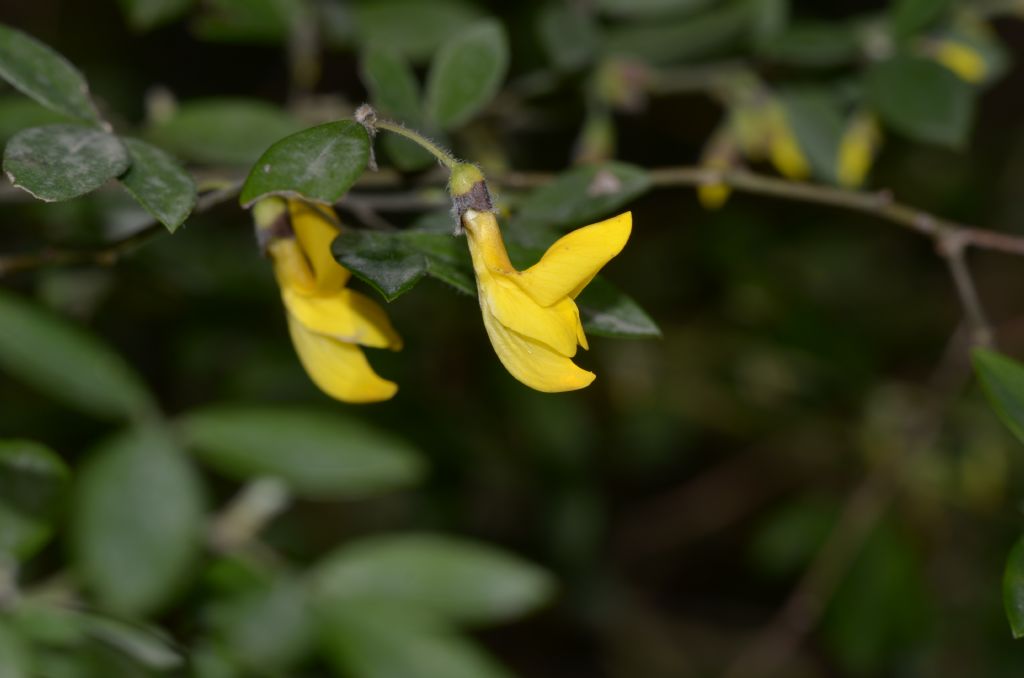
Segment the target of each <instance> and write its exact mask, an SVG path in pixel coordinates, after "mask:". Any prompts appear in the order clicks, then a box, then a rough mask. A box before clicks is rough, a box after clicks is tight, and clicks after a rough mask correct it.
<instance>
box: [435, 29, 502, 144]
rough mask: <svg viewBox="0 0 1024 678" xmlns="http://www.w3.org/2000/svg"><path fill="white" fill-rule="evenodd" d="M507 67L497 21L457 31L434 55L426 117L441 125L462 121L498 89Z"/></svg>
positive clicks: (468, 117)
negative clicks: (460, 31) (461, 31)
mask: <svg viewBox="0 0 1024 678" xmlns="http://www.w3.org/2000/svg"><path fill="white" fill-rule="evenodd" d="M507 71H508V38H507V37H506V36H505V29H504V28H502V26H501V24H499V23H498V22H497V21H481V22H480V23H478V24H475V25H474V26H473V27H472V28H469V29H467V30H466V31H465V32H463V33H460V34H458V36H457V37H456V38H454V39H453V40H452V41H451V42H448V43H446V44H445V46H444V47H442V48H441V51H439V52H438V53H437V55H436V56H435V57H434V61H433V63H431V65H430V74H429V76H428V77H427V96H426V98H427V103H426V107H427V117H428V118H429V119H430V120H431V122H433V123H435V124H437V125H438V126H440V127H441V128H443V129H451V128H453V127H457V126H459V125H461V124H462V123H464V122H466V121H467V120H469V119H470V118H472V117H473V116H474V115H476V114H477V113H479V112H480V110H481V109H482V108H483V107H484V106H486V105H487V104H488V103H489V102H490V101H491V99H492V98H493V97H494V95H495V94H496V93H497V92H498V88H499V87H500V86H501V83H502V81H503V80H504V79H505V73H506V72H507Z"/></svg>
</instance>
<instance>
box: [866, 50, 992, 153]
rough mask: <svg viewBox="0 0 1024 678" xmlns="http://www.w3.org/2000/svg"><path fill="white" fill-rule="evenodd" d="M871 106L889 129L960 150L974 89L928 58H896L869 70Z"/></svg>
mask: <svg viewBox="0 0 1024 678" xmlns="http://www.w3.org/2000/svg"><path fill="white" fill-rule="evenodd" d="M865 86H866V94H867V99H868V102H869V103H870V105H871V106H872V107H873V108H874V110H875V111H876V112H877V113H878V114H879V115H880V116H881V117H882V119H883V120H884V121H885V123H886V124H887V125H888V126H889V127H891V128H892V129H894V130H896V131H897V132H900V133H902V134H905V135H906V136H908V137H910V138H912V139H916V140H917V141H922V142H925V143H934V144H939V145H942V146H947V147H949V148H954V149H956V148H961V147H962V146H963V145H964V144H965V143H966V141H967V137H968V134H969V133H970V129H971V121H972V118H973V114H974V98H975V92H974V89H973V88H972V87H971V86H970V85H969V84H967V83H965V82H964V81H962V80H961V79H960V78H958V77H957V76H956V75H954V74H953V73H952V72H951V71H950V70H949V69H947V68H945V67H944V66H942V65H940V64H938V63H935V62H934V61H931V60H929V59H921V58H917V57H908V56H897V57H894V58H892V59H890V60H888V61H883V62H881V63H879V64H876V65H875V66H873V67H872V68H871V69H870V70H868V73H867V76H866V81H865Z"/></svg>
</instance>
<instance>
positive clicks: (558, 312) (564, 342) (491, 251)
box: [451, 165, 632, 393]
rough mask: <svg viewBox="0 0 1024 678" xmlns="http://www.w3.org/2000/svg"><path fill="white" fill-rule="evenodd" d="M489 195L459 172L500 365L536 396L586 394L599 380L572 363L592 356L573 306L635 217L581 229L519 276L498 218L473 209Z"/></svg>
mask: <svg viewBox="0 0 1024 678" xmlns="http://www.w3.org/2000/svg"><path fill="white" fill-rule="evenodd" d="M486 190H487V189H486V185H485V184H484V183H483V176H482V175H481V174H480V172H479V170H477V169H476V168H475V167H473V166H471V165H460V166H457V167H456V168H455V169H454V170H453V172H452V182H451V191H452V197H453V198H454V200H455V203H456V207H457V209H458V210H459V212H460V213H461V215H462V216H461V222H462V225H463V227H464V228H465V231H466V240H467V242H468V244H469V253H470V256H471V257H472V260H473V271H474V273H475V274H476V284H477V292H478V295H479V298H480V310H481V312H482V314H483V320H484V328H485V329H486V330H487V336H488V337H489V338H490V340H491V345H492V346H493V347H494V351H495V353H497V354H498V359H499V360H501V363H502V364H503V365H504V366H505V369H507V370H508V371H509V373H510V374H511V375H512V376H513V377H515V378H516V379H518V380H519V381H521V382H522V383H524V384H526V385H527V386H529V387H530V388H533V389H536V390H538V391H544V392H547V393H556V392H560V391H574V390H576V389H581V388H584V387H586V386H588V385H589V384H590V383H591V382H592V381H593V380H594V373H593V372H588V371H586V370H584V369H581V368H580V367H578V366H577V365H576V364H575V363H574V362H573V361H572V358H573V356H575V355H576V347H577V346H582V347H583V348H584V349H586V348H588V346H587V337H586V335H585V334H584V332H583V325H582V324H581V323H580V312H579V309H578V308H577V307H576V302H575V301H574V299H575V298H576V297H577V295H579V293H580V292H582V291H583V288H584V287H586V286H587V284H588V283H589V282H590V281H591V280H593V278H594V276H595V275H597V272H598V271H599V270H601V268H602V267H603V266H604V265H605V264H606V263H608V261H609V260H611V258H612V257H614V256H615V255H616V254H618V253H619V252H621V251H622V248H623V247H625V245H626V241H627V240H628V239H629V234H630V231H631V230H632V215H631V214H630V213H629V212H626V213H625V214H620V215H619V216H617V217H613V218H611V219H608V220H606V221H602V222H600V223H596V224H591V225H590V226H585V227H583V228H579V229H576V230H575V231H573V232H571V233H569V234H567V235H565V236H563V237H562V238H560V239H559V240H558V241H556V242H555V244H553V245H552V246H551V247H550V248H548V251H547V252H545V253H544V256H543V257H541V259H540V261H539V262H537V263H536V264H534V265H533V266H531V267H530V268H528V269H526V270H525V271H518V270H516V269H515V267H514V266H512V262H511V261H509V258H508V252H507V250H506V249H505V242H504V240H503V239H502V236H501V230H500V229H499V227H498V220H497V219H496V218H495V216H494V213H493V212H490V211H484V210H481V209H475V208H474V207H472V206H467V205H476V207H483V206H484V205H486V204H489V202H490V200H489V197H481V196H486ZM474 197H475V198H476V200H474ZM467 199H469V201H468V202H467Z"/></svg>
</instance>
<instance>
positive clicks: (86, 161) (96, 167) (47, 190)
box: [4, 125, 130, 202]
mask: <svg viewBox="0 0 1024 678" xmlns="http://www.w3.org/2000/svg"><path fill="white" fill-rule="evenodd" d="M129 163H130V160H129V157H128V152H127V151H126V150H125V147H124V145H123V144H122V143H121V142H120V141H119V140H118V138H117V137H115V136H114V135H113V134H108V133H107V132H104V131H103V130H100V129H96V128H95V127H86V126H85V125H45V126H43V127H31V128H29V129H26V130H22V131H21V132H18V133H17V134H15V135H14V136H13V137H11V139H10V141H8V142H7V146H6V147H5V148H4V172H6V173H7V176H8V177H9V178H10V180H11V183H12V184H14V185H15V186H17V187H18V188H21V189H23V190H26V191H28V192H29V193H31V194H32V195H33V196H34V197H36V198H38V199H39V200H43V201H46V202H56V201H59V200H70V199H71V198H77V197H78V196H80V195H85V194H86V193H91V192H92V191H95V190H96V189H97V188H99V187H100V186H102V185H103V184H105V183H107V182H108V181H110V180H111V179H113V178H114V177H116V176H119V175H120V174H122V173H123V172H124V171H125V170H127V169H128V166H129Z"/></svg>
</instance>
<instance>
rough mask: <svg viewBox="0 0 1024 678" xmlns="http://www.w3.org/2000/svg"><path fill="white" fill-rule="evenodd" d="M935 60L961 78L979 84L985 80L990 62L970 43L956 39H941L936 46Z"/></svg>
mask: <svg viewBox="0 0 1024 678" xmlns="http://www.w3.org/2000/svg"><path fill="white" fill-rule="evenodd" d="M935 60H936V61H938V62H939V63H940V64H942V65H943V66H945V67H946V68H948V69H949V70H951V71H953V72H954V73H956V74H957V75H958V76H959V77H960V79H961V80H964V81H966V82H969V83H971V84H974V85H977V84H979V83H982V82H984V81H985V76H986V75H988V64H987V63H986V62H985V57H983V56H982V55H981V53H980V52H978V51H977V50H975V49H973V48H972V47H971V46H970V45H967V44H964V43H962V42H957V41H954V40H941V41H939V43H938V44H937V45H936V46H935Z"/></svg>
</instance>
